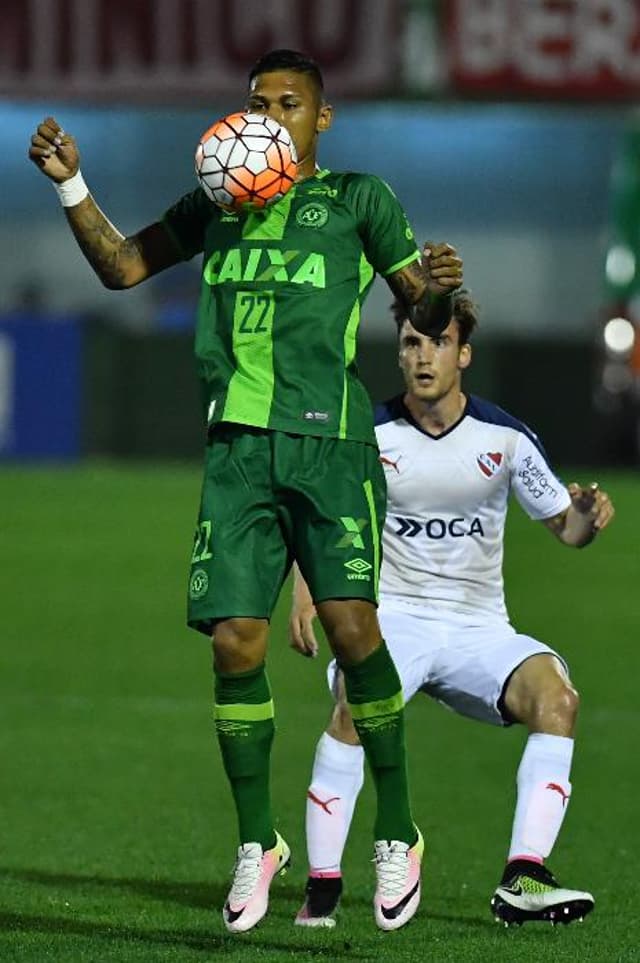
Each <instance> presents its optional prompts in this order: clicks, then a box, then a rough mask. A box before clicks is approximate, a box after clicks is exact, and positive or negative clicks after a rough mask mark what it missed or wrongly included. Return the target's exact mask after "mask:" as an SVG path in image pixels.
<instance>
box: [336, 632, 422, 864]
mask: <svg viewBox="0 0 640 963" xmlns="http://www.w3.org/2000/svg"><path fill="white" fill-rule="evenodd" d="M340 668H341V669H342V671H343V673H344V681H345V687H346V691H347V700H348V702H349V708H350V709H351V715H352V717H353V722H354V725H355V727H356V731H357V733H358V736H359V737H360V742H361V743H362V747H363V749H364V751H365V755H366V757H367V761H368V763H369V766H370V767H371V773H372V775H373V781H374V783H375V786H376V792H377V797H378V809H377V815H376V822H375V828H374V833H375V838H376V839H386V840H392V839H397V840H401V841H402V842H405V843H408V844H409V845H410V846H411V845H413V843H414V842H415V840H416V828H415V825H414V822H413V819H412V818H411V809H410V806H409V787H408V782H407V763H406V749H405V743H404V699H403V696H402V686H401V684H400V678H399V676H398V672H397V670H396V667H395V665H394V664H393V661H392V659H391V656H390V655H389V650H388V649H387V646H386V645H385V643H384V642H383V643H382V645H380V646H379V647H378V648H377V649H375V650H374V651H373V652H372V653H371V654H370V655H368V656H367V658H366V659H364V660H363V661H362V662H360V663H358V665H341V666H340Z"/></svg>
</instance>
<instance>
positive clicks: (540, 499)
mask: <svg viewBox="0 0 640 963" xmlns="http://www.w3.org/2000/svg"><path fill="white" fill-rule="evenodd" d="M376 435H377V438H378V445H379V447H380V459H381V461H382V464H383V466H384V468H385V474H386V477H387V486H388V502H387V517H386V522H385V526H384V530H383V538H382V542H383V562H382V571H381V574H380V594H381V596H382V597H384V598H393V599H395V600H404V601H405V602H409V603H414V604H419V605H428V606H429V607H430V608H431V607H433V608H436V609H441V610H443V612H446V611H449V612H456V613H461V614H465V615H468V616H471V617H472V620H473V621H475V620H476V618H477V620H478V622H481V623H484V622H486V620H487V619H494V620H495V619H499V620H500V621H504V620H507V619H508V615H507V610H506V606H505V601H504V589H503V579H502V556H503V535H504V525H505V519H506V514H507V501H508V498H509V493H510V492H511V491H512V490H513V492H514V493H515V496H516V498H517V499H518V501H519V502H520V504H521V505H522V507H523V508H524V510H525V511H526V512H527V514H528V515H529V516H530V517H531V518H533V519H543V518H551V517H552V516H553V515H558V514H559V513H560V512H563V511H564V510H565V509H566V508H567V507H568V506H569V504H570V502H571V499H570V497H569V493H568V491H567V489H566V488H565V486H564V484H563V483H562V482H561V481H560V480H559V479H558V478H557V477H556V475H555V474H554V473H553V471H552V469H551V468H550V467H549V463H548V461H547V457H546V454H545V452H544V449H543V448H542V446H541V444H540V442H539V441H538V439H537V437H536V435H534V434H533V432H532V431H530V429H529V428H527V427H526V425H524V424H522V422H520V421H518V420H517V419H516V418H513V417H512V416H511V415H509V414H507V413H506V412H505V411H503V410H502V409H501V408H498V407H497V405H494V404H491V403H490V402H488V401H483V400H482V399H480V398H476V397H474V396H469V397H468V398H467V403H466V406H465V409H464V412H463V414H462V417H461V418H460V420H459V421H458V422H456V424H455V425H453V426H452V427H451V428H449V429H448V430H447V431H445V432H444V433H443V434H441V435H437V436H436V435H430V434H429V433H428V432H426V431H425V430H424V429H423V428H421V427H420V426H419V425H418V424H417V422H415V421H414V419H413V417H412V415H411V413H410V412H409V411H408V409H407V407H406V405H405V404H404V401H403V399H402V397H401V396H399V397H396V398H393V399H392V400H391V401H389V402H387V403H386V404H383V405H379V406H378V407H377V408H376Z"/></svg>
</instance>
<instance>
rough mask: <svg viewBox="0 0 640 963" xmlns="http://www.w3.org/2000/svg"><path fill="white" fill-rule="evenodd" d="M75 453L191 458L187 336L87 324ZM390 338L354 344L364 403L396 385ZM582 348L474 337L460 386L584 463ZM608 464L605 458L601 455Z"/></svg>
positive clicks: (198, 418) (587, 434)
mask: <svg viewBox="0 0 640 963" xmlns="http://www.w3.org/2000/svg"><path fill="white" fill-rule="evenodd" d="M85 345H86V351H87V356H86V364H85V369H84V370H85V382H84V395H85V402H84V405H83V411H84V424H83V439H84V451H85V453H86V454H89V455H101V456H114V457H120V458H148V459H164V458H178V459H192V458H199V457H200V456H201V454H202V448H203V445H204V431H203V428H202V413H201V408H200V398H199V393H198V386H197V381H196V377H195V368H194V361H193V353H192V342H191V336H190V335H189V334H184V333H172V332H165V333H157V334H154V335H139V334H132V333H129V332H125V331H121V330H116V329H110V328H108V327H105V326H104V325H99V324H98V325H93V326H92V327H91V329H90V330H89V331H88V332H87V337H86V338H85ZM396 350H397V349H396V344H395V341H394V340H393V339H389V338H385V339H377V338H376V339H374V340H371V339H368V340H364V341H362V343H361V350H360V355H359V357H360V372H361V375H362V378H363V380H364V382H365V384H366V385H367V388H368V390H369V393H370V394H371V397H372V400H374V401H379V400H383V399H385V398H388V397H390V396H391V395H393V394H395V393H397V392H398V391H400V390H401V387H402V385H401V379H400V373H399V370H398V368H397V362H396ZM591 355H592V351H591V347H590V346H589V345H582V346H578V347H576V345H575V344H574V343H573V342H572V341H558V340H553V341H550V340H539V339H538V340H536V341H527V340H523V339H517V340H513V339H504V338H502V339H501V338H490V339H489V338H483V339H482V341H481V343H479V344H478V346H477V351H476V353H475V358H474V362H473V365H472V367H471V369H470V370H469V372H468V374H467V376H466V382H465V387H466V389H467V390H468V391H471V392H474V393H476V394H480V395H482V396H484V397H488V398H490V399H491V400H492V401H495V402H497V403H498V404H500V405H501V406H502V407H504V408H507V409H508V410H509V411H510V412H511V413H512V414H514V415H515V416H516V417H518V418H520V419H522V420H523V421H525V422H526V423H527V424H528V425H530V427H531V428H533V430H534V431H536V433H538V434H539V435H540V437H541V439H542V441H543V443H544V444H545V446H546V448H547V450H548V452H549V454H550V456H551V458H552V459H553V460H554V461H555V462H562V463H563V464H572V465H580V464H584V465H593V464H595V463H597V462H598V461H601V460H602V457H603V455H604V454H605V450H604V448H603V447H602V439H599V438H598V433H597V430H596V427H597V426H596V422H595V420H594V418H593V416H592V415H591V414H590V412H591V379H590V372H591V370H592V358H591ZM607 458H608V460H609V461H610V462H611V461H615V460H616V457H615V455H612V453H611V452H608V454H607Z"/></svg>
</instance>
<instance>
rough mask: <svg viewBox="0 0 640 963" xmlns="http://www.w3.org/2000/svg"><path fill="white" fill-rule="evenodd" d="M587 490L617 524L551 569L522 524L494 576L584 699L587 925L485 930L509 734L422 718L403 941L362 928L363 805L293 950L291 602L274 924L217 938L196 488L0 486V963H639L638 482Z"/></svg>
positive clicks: (517, 515) (218, 808)
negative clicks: (315, 915)
mask: <svg viewBox="0 0 640 963" xmlns="http://www.w3.org/2000/svg"><path fill="white" fill-rule="evenodd" d="M580 475H581V477H582V478H584V480H585V481H588V480H589V479H588V478H587V477H586V476H585V475H584V473H580ZM602 481H603V485H604V484H605V483H606V487H607V488H608V490H609V491H610V493H611V494H612V496H613V497H614V499H615V502H616V506H617V509H618V518H617V520H616V522H615V523H614V525H613V527H612V528H611V530H610V531H609V532H607V533H606V534H605V535H603V537H602V539H601V541H600V542H598V543H596V545H594V546H591V547H590V548H588V549H586V550H585V551H580V552H577V551H571V550H569V549H566V548H564V547H563V546H561V545H559V544H555V543H554V540H553V539H552V537H551V536H550V535H549V534H548V533H547V532H545V531H544V530H543V528H542V526H541V525H536V524H534V523H532V522H529V521H528V519H526V518H525V516H524V515H523V514H522V513H521V512H520V511H519V509H517V508H516V509H513V510H512V515H511V519H510V523H509V530H508V540H507V565H506V574H507V590H508V597H509V599H510V610H511V614H512V618H513V620H514V622H515V624H516V625H518V626H519V627H521V628H522V629H523V630H524V631H527V632H528V633H530V634H532V635H534V636H537V637H539V638H540V639H543V640H545V641H548V642H549V643H550V644H552V645H554V646H556V647H557V648H559V650H560V651H561V652H562V653H563V654H564V655H565V657H566V658H567V659H568V661H569V663H570V665H571V667H572V675H573V678H574V681H575V683H576V684H577V686H578V687H579V689H580V691H581V694H582V713H581V721H580V726H579V741H578V748H577V752H576V758H575V768H574V774H573V784H574V796H573V799H572V802H571V807H570V810H569V813H568V816H567V820H566V823H565V827H564V830H563V833H562V835H561V838H560V842H559V844H558V846H557V847H556V851H555V852H554V854H553V858H552V860H551V861H550V864H551V867H552V868H553V869H554V871H555V872H556V874H557V875H558V876H559V877H560V879H561V880H562V881H564V882H565V883H566V884H567V885H575V886H577V887H579V888H585V889H589V890H592V892H593V893H594V895H595V896H596V910H595V912H594V913H593V914H592V915H591V916H590V917H588V918H587V920H586V921H585V923H584V924H583V925H582V926H579V925H576V924H574V925H573V926H571V927H568V928H566V929H564V928H562V927H557V928H556V929H555V930H554V929H552V928H551V927H550V926H548V925H544V924H537V925H534V924H530V925H528V926H526V927H524V928H522V929H520V930H508V931H507V930H504V929H502V928H501V927H498V926H497V925H496V924H495V923H494V922H493V919H492V917H491V915H490V913H489V912H488V901H489V898H490V895H491V893H492V890H493V888H494V886H495V883H496V881H497V879H498V877H499V874H500V872H501V869H502V863H503V858H504V854H505V850H506V846H507V843H508V837H509V832H510V824H511V815H512V807H513V801H514V783H515V770H516V767H517V763H518V759H519V754H520V751H521V748H522V744H523V737H524V734H523V732H522V731H521V730H518V729H516V728H514V729H512V730H508V731H501V730H498V729H492V728H490V727H488V726H482V725H479V724H477V723H473V722H469V721H466V720H463V719H460V718H457V717H455V716H454V715H452V714H450V713H448V712H446V711H445V710H443V709H441V708H440V707H439V706H436V705H434V704H432V703H430V702H428V700H426V699H416V700H414V702H413V703H412V704H411V706H410V707H409V709H408V713H407V714H408V741H409V752H410V765H411V778H412V787H413V796H414V809H415V815H416V819H417V821H418V823H419V824H420V826H421V827H422V829H423V831H424V833H425V837H426V841H427V850H428V852H427V859H426V864H425V871H424V890H423V893H424V895H423V903H422V907H421V909H420V911H419V914H418V916H417V918H416V919H415V920H414V922H413V923H412V924H411V925H410V926H409V927H407V928H406V929H404V930H401V931H400V932H398V933H391V934H383V933H380V932H378V931H377V930H376V929H375V925H374V922H373V916H372V910H371V897H372V892H373V867H372V865H371V863H370V858H371V836H370V830H371V824H372V804H373V797H372V792H371V787H370V785H369V784H367V785H366V787H365V790H364V792H363V796H362V798H361V803H360V806H359V810H358V813H357V815H356V822H355V825H354V831H353V833H352V837H351V840H350V843H349V848H348V850H347V854H346V858H345V864H344V869H345V880H346V892H345V897H344V903H343V909H342V912H341V914H340V919H339V924H338V926H337V927H336V929H335V930H333V931H319V932H317V931H316V932H310V931H306V930H299V929H297V928H294V926H293V924H292V920H293V916H294V915H295V912H296V910H297V909H298V906H299V904H300V900H301V893H302V888H303V885H304V880H305V876H306V860H305V853H304V846H303V820H304V798H305V791H306V787H307V781H308V777H309V772H310V767H311V759H312V753H313V748H314V745H315V741H316V738H317V735H318V734H319V732H320V731H321V729H322V727H323V725H324V722H325V719H326V715H327V712H328V707H329V703H328V698H327V693H326V691H325V687H324V664H325V662H326V655H327V653H326V650H325V651H324V652H323V654H322V657H321V658H320V659H319V660H318V661H317V662H315V663H311V664H310V663H308V662H306V661H303V660H302V659H301V658H300V657H299V656H297V655H296V654H295V653H293V652H291V651H290V650H289V649H288V645H287V639H286V611H287V605H286V598H285V599H283V600H281V604H280V607H279V609H278V611H277V613H276V617H275V618H274V622H273V632H272V642H271V651H270V660H269V671H270V676H271V681H272V686H273V690H274V698H275V700H276V712H277V724H278V734H277V738H276V744H275V750H274V759H273V771H274V781H273V782H274V799H275V809H276V812H277V813H278V814H279V815H278V818H279V823H278V826H279V829H280V830H281V831H282V832H283V833H284V835H285V836H286V838H287V840H288V841H289V843H290V844H291V847H292V850H293V858H294V862H293V865H292V868H291V871H290V873H289V874H288V876H287V877H285V879H284V880H283V881H280V880H278V881H276V882H275V883H274V886H273V889H272V902H271V909H270V912H269V915H268V917H267V918H266V920H265V921H264V922H263V923H262V924H261V926H260V927H259V928H257V929H256V930H254V931H253V932H251V933H249V934H247V935H245V936H243V937H233V938H232V937H230V936H228V935H227V934H226V933H225V931H224V928H223V925H222V920H221V916H220V908H221V906H222V902H223V899H224V896H225V894H226V891H227V888H228V885H229V872H230V869H231V866H232V863H233V857H234V849H235V845H236V843H235V820H234V816H233V813H232V809H231V805H230V799H229V795H228V792H227V788H226V784H225V781H224V778H223V775H222V771H221V766H220V763H219V759H218V753H217V747H216V745H215V741H214V736H213V726H212V722H211V702H212V686H211V678H210V653H209V650H208V645H207V643H206V642H205V641H204V640H203V639H202V638H200V637H198V636H197V635H195V634H194V633H192V632H189V631H188V630H187V629H186V628H185V627H184V623H183V612H184V595H185V583H186V577H185V576H186V569H187V563H188V557H189V554H190V549H191V544H190V542H191V532H192V528H193V523H194V521H195V512H196V507H197V498H198V490H199V472H198V471H197V470H196V469H193V468H169V467H144V468H131V467H112V466H100V465H89V466H86V467H83V468H81V469H75V470H67V469H64V470H60V471H42V470H30V471H28V470H20V469H6V468H5V469H3V471H2V473H1V474H0V498H1V504H2V522H1V524H0V538H1V544H2V564H1V566H0V600H1V612H2V615H1V624H2V648H1V650H0V723H1V724H0V744H1V748H2V769H1V774H0V873H1V875H0V960H1V961H3V963H5V961H25V963H26V961H29V963H46V961H55V963H76V961H78V963H80V961H82V963H84V961H91V963H94V961H95V963H111V961H113V963H116V961H117V963H126V961H144V963H156V961H157V963H174V961H175V963H177V961H180V963H200V961H209V960H214V959H218V958H219V959H224V960H225V961H238V963H240V961H242V963H252V961H254V960H255V961H274V963H275V961H284V960H296V961H297V960H301V961H305V960H340V961H350V960H352V961H374V960H375V961H376V963H384V961H387V960H389V961H407V963H408V961H415V960H422V959H428V960H429V961H433V963H440V961H442V963H445V961H447V963H448V961H452V963H485V961H497V963H503V961H506V963H510V961H518V963H527V961H532V963H533V961H535V963H545V961H554V963H560V961H567V963H568V961H571V963H575V961H577V960H580V961H597V963H631V961H635V960H640V923H639V921H638V913H637V852H638V842H639V839H638V836H639V834H638V829H637V826H638V818H637V815H636V810H637V790H638V776H637V746H638V744H639V742H640V715H639V712H640V710H639V709H638V698H637V685H638V683H637V680H638V676H639V673H638V668H639V661H640V660H639V657H638V635H637V624H638V618H637V616H638V611H639V610H640V605H639V602H638V597H639V593H640V580H639V579H638V575H639V566H638V521H639V516H640V510H639V509H638V506H637V494H638V488H639V483H638V480H637V478H634V477H633V476H631V475H627V476H625V475H616V474H611V475H609V476H607V477H606V478H605V479H602Z"/></svg>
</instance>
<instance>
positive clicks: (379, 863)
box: [373, 830, 424, 930]
mask: <svg viewBox="0 0 640 963" xmlns="http://www.w3.org/2000/svg"><path fill="white" fill-rule="evenodd" d="M417 832H418V838H417V840H416V842H415V843H414V844H413V846H409V845H408V843H403V842H400V841H399V840H397V839H394V840H392V841H391V842H387V840H378V841H377V842H376V844H375V854H376V855H375V860H374V862H375V864H376V876H377V878H378V885H377V888H376V895H375V897H374V900H373V906H374V910H375V917H376V923H377V925H378V926H379V927H380V929H381V930H398V929H400V927H401V926H404V925H405V923H408V922H409V920H410V919H411V917H412V916H413V915H414V913H415V911H416V910H417V909H418V906H419V904H420V864H421V862H422V854H423V853H424V840H423V838H422V833H421V832H420V830H417Z"/></svg>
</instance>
